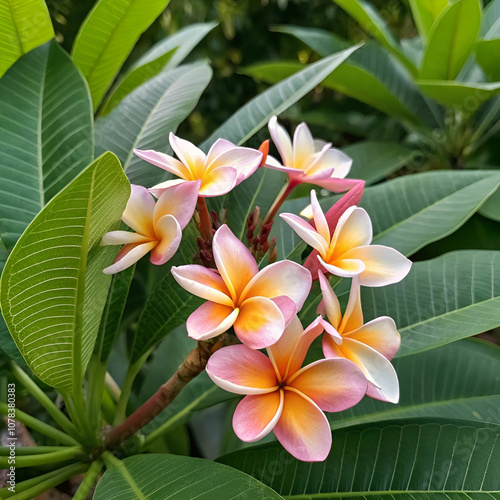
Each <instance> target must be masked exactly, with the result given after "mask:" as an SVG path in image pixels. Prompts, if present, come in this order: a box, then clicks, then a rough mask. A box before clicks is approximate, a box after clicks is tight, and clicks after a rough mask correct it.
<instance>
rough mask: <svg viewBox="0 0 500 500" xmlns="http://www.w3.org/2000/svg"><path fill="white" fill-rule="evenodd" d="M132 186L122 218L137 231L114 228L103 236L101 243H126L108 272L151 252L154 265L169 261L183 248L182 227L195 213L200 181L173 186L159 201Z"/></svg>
mask: <svg viewBox="0 0 500 500" xmlns="http://www.w3.org/2000/svg"><path fill="white" fill-rule="evenodd" d="M131 188H132V191H131V194H130V198H129V200H128V203H127V206H126V207H125V211H124V212H123V215H122V220H123V222H125V224H127V226H129V227H130V228H131V229H133V230H134V231H135V232H134V233H132V232H129V231H111V232H109V233H106V234H105V235H104V236H103V238H102V240H101V245H124V247H123V248H122V249H121V250H120V252H119V253H118V255H117V256H116V259H115V262H114V264H113V265H111V266H109V267H107V268H106V269H104V271H103V272H104V274H115V273H118V272H120V271H123V270H124V269H127V268H128V267H130V266H131V265H133V264H134V263H136V262H137V261H138V260H139V259H140V258H142V257H144V255H146V254H147V253H148V252H151V258H150V261H151V263H152V264H156V265H161V264H165V262H167V261H168V260H169V259H170V258H171V257H172V256H173V255H174V254H175V252H176V251H177V249H178V248H179V244H180V242H181V238H182V230H183V229H184V228H185V227H186V225H187V223H188V222H189V221H190V219H191V217H192V216H193V213H194V209H195V207H196V200H197V199H198V190H199V188H200V181H196V182H186V183H183V184H179V185H177V186H172V187H170V188H168V189H166V190H165V191H164V193H163V194H162V195H161V196H160V197H159V198H158V201H157V202H156V203H155V200H154V199H153V197H152V196H151V193H150V192H149V191H148V190H147V189H146V188H144V187H142V186H136V185H134V184H132V185H131Z"/></svg>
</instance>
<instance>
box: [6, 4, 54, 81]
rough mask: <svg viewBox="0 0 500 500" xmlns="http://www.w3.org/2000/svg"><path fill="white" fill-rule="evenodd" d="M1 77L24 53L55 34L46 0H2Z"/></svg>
mask: <svg viewBox="0 0 500 500" xmlns="http://www.w3.org/2000/svg"><path fill="white" fill-rule="evenodd" d="M0 33H1V34H2V37H1V39H0V77H1V76H2V75H3V74H4V73H5V72H6V71H7V70H8V69H9V68H10V67H11V66H12V65H13V64H14V63H15V62H16V61H17V60H18V59H19V58H20V57H21V56H23V55H24V54H27V53H28V52H30V51H31V50H33V49H34V48H36V47H38V46H39V45H43V44H44V43H45V42H48V41H49V40H50V39H51V38H53V37H54V29H53V28H52V22H51V20H50V15H49V11H48V10H47V5H46V4H45V2H44V0H5V1H3V2H1V3H0Z"/></svg>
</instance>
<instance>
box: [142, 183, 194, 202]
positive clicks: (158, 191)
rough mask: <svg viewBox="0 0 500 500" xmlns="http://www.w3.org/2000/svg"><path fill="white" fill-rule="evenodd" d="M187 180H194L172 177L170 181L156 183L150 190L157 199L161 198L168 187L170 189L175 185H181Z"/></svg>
mask: <svg viewBox="0 0 500 500" xmlns="http://www.w3.org/2000/svg"><path fill="white" fill-rule="evenodd" d="M185 182H193V181H185V180H184V179H172V180H170V181H165V182H160V184H156V185H155V186H153V187H152V188H149V189H148V191H149V192H150V193H151V194H152V195H153V196H154V197H155V198H156V199H159V198H160V196H161V195H162V194H163V192H164V191H165V190H166V189H169V188H171V187H173V186H179V185H180V184H184V183H185Z"/></svg>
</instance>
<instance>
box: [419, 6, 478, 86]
mask: <svg viewBox="0 0 500 500" xmlns="http://www.w3.org/2000/svg"><path fill="white" fill-rule="evenodd" d="M480 23H481V5H480V3H479V0H458V1H456V2H454V3H452V4H450V5H449V6H448V7H447V8H446V9H445V10H443V11H442V12H441V14H440V15H439V17H438V18H437V19H436V21H435V23H434V24H433V26H432V30H431V33H430V35H429V43H428V44H427V47H426V50H425V53H424V57H423V60H422V66H421V68H420V75H419V76H420V78H421V79H423V80H454V79H455V78H456V76H457V75H458V73H459V72H460V69H461V68H462V66H463V65H464V63H465V61H467V59H468V58H469V56H470V54H471V52H472V49H473V47H474V43H475V42H476V38H477V35H478V33H479V27H480Z"/></svg>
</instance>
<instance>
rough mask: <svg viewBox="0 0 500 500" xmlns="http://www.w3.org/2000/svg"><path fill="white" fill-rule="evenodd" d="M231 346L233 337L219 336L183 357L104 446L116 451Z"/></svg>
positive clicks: (234, 340)
mask: <svg viewBox="0 0 500 500" xmlns="http://www.w3.org/2000/svg"><path fill="white" fill-rule="evenodd" d="M235 342H236V337H234V336H233V335H229V334H223V335H221V337H220V338H219V340H218V341H217V342H215V343H213V342H209V341H204V342H198V347H196V348H195V349H193V350H192V351H191V352H190V353H189V354H188V355H187V357H186V359H185V360H184V361H183V362H182V364H181V366H179V368H178V369H177V371H176V372H175V373H174V374H173V375H172V376H171V377H170V379H169V380H167V382H165V384H163V385H162V386H161V387H160V388H159V389H158V391H156V393H155V394H154V395H153V396H151V397H150V398H149V399H148V400H147V401H146V402H145V403H144V404H143V405H142V406H140V407H139V408H138V409H137V410H136V411H135V412H134V413H132V414H131V415H130V416H129V417H128V418H127V419H125V420H124V421H123V422H122V423H121V424H120V425H117V426H116V427H114V428H112V429H111V430H110V431H109V432H108V434H107V436H106V446H107V447H108V448H110V449H115V448H117V447H118V446H120V444H121V443H122V442H123V441H125V440H127V439H128V438H129V437H130V436H132V435H133V434H135V433H136V432H137V431H139V430H140V429H142V428H143V427H144V426H145V425H147V424H148V423H149V422H151V420H153V419H154V418H155V417H157V416H158V415H159V414H160V413H161V412H162V411H163V410H164V409H165V408H166V407H167V406H168V405H169V404H170V403H171V402H172V401H173V400H174V399H175V398H176V397H177V395H178V394H179V393H180V392H181V390H182V389H183V388H184V387H185V386H186V384H188V383H189V382H190V381H191V380H193V379H194V378H195V377H196V376H197V375H199V374H200V373H201V372H202V371H203V370H204V369H205V367H206V366H207V362H208V359H209V358H210V356H211V355H212V353H214V352H215V351H217V350H218V349H220V348H221V347H223V346H225V345H230V344H234V343H235Z"/></svg>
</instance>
